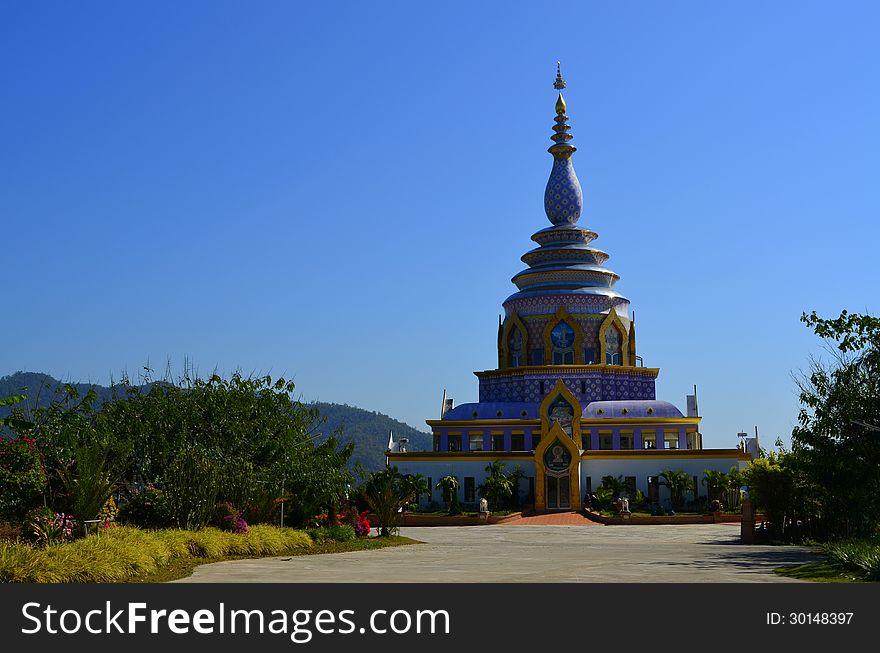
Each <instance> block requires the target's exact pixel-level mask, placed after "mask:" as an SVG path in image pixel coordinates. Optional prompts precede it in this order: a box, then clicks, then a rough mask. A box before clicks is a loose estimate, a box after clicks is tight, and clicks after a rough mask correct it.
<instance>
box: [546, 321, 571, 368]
mask: <svg viewBox="0 0 880 653" xmlns="http://www.w3.org/2000/svg"><path fill="white" fill-rule="evenodd" d="M550 342H551V343H552V344H553V364H554V365H574V329H572V328H571V326H569V324H568V323H567V322H560V323H559V324H557V325H556V326H555V327H553V331H551V332H550Z"/></svg>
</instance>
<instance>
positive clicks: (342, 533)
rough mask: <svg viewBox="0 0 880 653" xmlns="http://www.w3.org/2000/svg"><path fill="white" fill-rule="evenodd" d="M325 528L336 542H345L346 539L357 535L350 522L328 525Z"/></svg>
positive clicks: (351, 538)
mask: <svg viewBox="0 0 880 653" xmlns="http://www.w3.org/2000/svg"><path fill="white" fill-rule="evenodd" d="M327 530H328V531H330V537H332V538H333V539H334V540H335V541H336V542H347V541H348V540H353V539H355V537H357V536H356V535H355V532H354V526H352V525H351V524H339V525H338V526H330V527H329V528H328V529H327Z"/></svg>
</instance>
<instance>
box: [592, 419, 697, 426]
mask: <svg viewBox="0 0 880 653" xmlns="http://www.w3.org/2000/svg"><path fill="white" fill-rule="evenodd" d="M701 419H703V418H702V417H584V418H583V419H582V420H581V425H585V424H589V425H590V426H598V425H600V424H608V425H609V426H631V427H633V428H635V427H637V426H640V425H642V424H649V425H652V426H653V425H655V424H699V423H700V420H701Z"/></svg>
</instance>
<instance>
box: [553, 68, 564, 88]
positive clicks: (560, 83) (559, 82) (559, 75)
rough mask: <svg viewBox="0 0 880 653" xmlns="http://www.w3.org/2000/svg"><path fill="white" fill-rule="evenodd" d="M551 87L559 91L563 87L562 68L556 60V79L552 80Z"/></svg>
mask: <svg viewBox="0 0 880 653" xmlns="http://www.w3.org/2000/svg"><path fill="white" fill-rule="evenodd" d="M553 88H555V89H556V90H557V91H561V90H562V89H564V88H565V80H564V79H563V78H562V68H561V65H560V63H559V62H558V61H557V62H556V81H555V82H553Z"/></svg>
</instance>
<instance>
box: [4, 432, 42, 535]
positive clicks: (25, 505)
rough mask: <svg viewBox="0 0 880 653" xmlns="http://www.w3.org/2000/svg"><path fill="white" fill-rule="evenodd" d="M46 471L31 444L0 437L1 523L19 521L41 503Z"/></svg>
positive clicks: (23, 437) (19, 439) (38, 453)
mask: <svg viewBox="0 0 880 653" xmlns="http://www.w3.org/2000/svg"><path fill="white" fill-rule="evenodd" d="M46 485H47V481H46V472H45V471H44V470H43V463H42V460H41V458H40V452H39V451H38V450H37V448H36V445H35V443H34V441H33V440H32V439H31V438H28V437H26V436H19V437H18V438H16V439H15V440H7V439H5V438H2V437H0V521H10V522H19V521H21V519H22V518H24V516H25V514H26V513H27V511H28V510H30V509H31V508H33V507H35V506H36V505H37V504H39V503H40V499H41V497H42V495H43V492H44V490H45V489H46Z"/></svg>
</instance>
